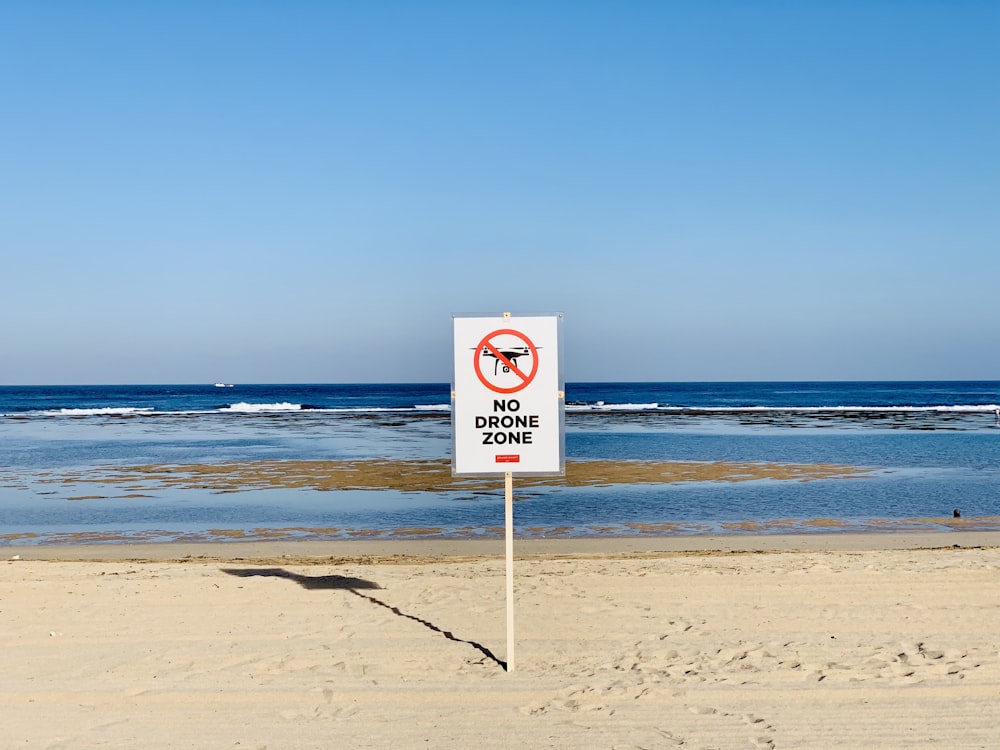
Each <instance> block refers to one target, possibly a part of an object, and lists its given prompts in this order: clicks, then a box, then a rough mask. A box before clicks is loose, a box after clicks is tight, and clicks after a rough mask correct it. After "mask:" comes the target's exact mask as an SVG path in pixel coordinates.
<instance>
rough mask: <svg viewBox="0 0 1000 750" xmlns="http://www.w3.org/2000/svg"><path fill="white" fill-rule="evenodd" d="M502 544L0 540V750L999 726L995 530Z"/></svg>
mask: <svg viewBox="0 0 1000 750" xmlns="http://www.w3.org/2000/svg"><path fill="white" fill-rule="evenodd" d="M515 551H516V555H517V562H516V565H515V574H516V583H515V590H516V639H515V640H516V669H515V671H513V672H510V673H508V672H507V671H506V670H505V662H506V656H507V655H506V654H505V648H506V631H505V617H504V612H505V610H504V607H505V602H504V562H503V557H502V546H501V543H500V542H482V541H477V542H469V541H461V540H459V541H453V542H449V541H446V540H435V541H423V542H421V541H401V542H354V543H351V542H334V543H325V542H317V543H307V542H290V543H229V544H211V545H204V544H202V545H197V544H192V545H184V544H167V545H107V546H84V547H3V548H0V559H2V561H3V562H2V564H0V642H2V643H3V651H4V669H3V670H2V672H0V705H2V710H3V716H4V721H3V722H2V725H0V747H2V748H15V747H16V748H22V747H23V748H91V747H117V748H126V747H127V748H135V747H144V748H182V747H183V748H203V747H204V748H224V747H239V748H255V749H257V748H271V749H272V750H273V749H275V748H328V747H350V748H383V747H393V748H411V747H412V748H417V747H420V748H425V747H449V748H450V747H490V748H494V747H495V748H509V747H523V748H528V747H531V748H536V747H538V748H581V747H586V748H670V747H683V748H841V747H842V748H875V747H877V748H923V747H947V748H967V747H968V748H992V747H997V746H998V744H1000V631H998V630H997V627H996V624H997V622H1000V535H998V534H997V533H995V532H994V533H989V532H961V531H957V532H949V533H936V534H935V533H929V534H867V535H851V534H816V535H802V536H765V535H761V536H753V535H742V536H741V535H733V536H717V537H689V538H664V539H650V538H641V539H614V540H526V541H523V542H517V543H516V546H515ZM14 558H19V559H14Z"/></svg>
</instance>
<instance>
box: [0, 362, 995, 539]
mask: <svg viewBox="0 0 1000 750" xmlns="http://www.w3.org/2000/svg"><path fill="white" fill-rule="evenodd" d="M449 402H450V386H449V385H448V384H440V383H432V384H380V385H370V384H368V385H296V384H292V385H243V384H233V385H230V384H223V383H220V384H211V383H210V384H205V385H156V386H150V385H143V386H128V385H126V386H3V387H0V544H2V545H8V546H13V547H16V546H18V545H34V544H61V543H97V542H103V543H108V542H111V543H138V542H143V541H174V540H185V541H190V540H195V541H220V540H221V541H226V540H240V539H352V538H353V539H356V538H382V539H385V538H403V537H405V538H413V537H431V538H442V537H444V538H448V537H473V538H474V537H492V536H496V535H498V534H499V527H501V526H502V524H503V481H502V479H499V480H498V481H497V482H496V487H495V488H494V487H492V486H490V484H489V482H487V483H486V485H485V486H484V485H483V484H482V483H480V484H479V485H476V486H473V487H471V488H470V487H467V486H463V485H461V483H459V484H457V485H456V486H454V487H446V488H443V489H442V488H438V489H435V490H433V491H428V490H426V489H425V490H414V489H400V488H398V487H392V486H389V485H387V486H385V487H375V488H373V487H371V486H364V485H363V483H359V484H358V485H357V486H350V483H349V486H345V487H343V488H338V489H317V488H316V486H314V485H310V484H309V483H308V482H306V483H305V484H304V485H296V484H295V483H294V482H281V481H278V482H275V481H270V482H269V483H268V482H262V481H260V475H261V471H262V470H263V469H261V467H264V469H266V470H267V471H269V472H271V474H272V475H273V474H274V473H275V472H277V473H279V474H280V473H281V472H282V471H283V469H284V468H286V467H287V469H288V473H289V474H294V473H295V471H293V470H295V469H296V467H299V466H300V465H302V462H319V463H315V464H310V465H311V466H313V467H316V466H319V467H320V468H321V469H322V468H323V467H327V466H330V467H332V466H338V467H345V466H346V467H348V469H350V470H353V469H351V467H354V466H356V462H365V461H373V460H377V461H382V462H386V466H389V465H396V464H394V462H404V463H407V464H412V465H417V466H424V465H438V464H440V463H441V462H443V461H448V460H450V456H451V452H452V433H451V421H450V405H449ZM565 432H566V434H565V439H566V456H567V461H568V462H570V463H577V462H586V461H615V462H622V461H660V462H663V461H671V462H736V463H746V464H754V465H756V464H780V465H785V464H791V465H814V464H830V465H836V466H842V467H854V468H856V469H858V470H859V472H860V473H853V474H851V475H849V476H828V477H821V478H812V477H805V478H797V479H796V478H793V479H788V478H754V477H753V476H750V475H748V476H747V477H740V478H739V481H735V480H733V479H732V478H728V479H725V478H723V479H710V480H704V481H680V482H670V483H662V482H654V483H648V482H647V483H642V482H618V481H608V482H602V483H598V484H592V485H588V486H568V485H565V484H560V483H558V482H556V483H553V484H548V485H542V486H534V485H530V484H526V483H522V482H519V480H518V479H515V487H514V492H515V498H516V504H515V529H516V533H517V534H518V536H520V537H540V536H546V537H548V536H602V535H641V534H715V533H734V534H767V533H779V532H781V533H789V532H791V533H830V532H838V531H872V532H877V531H892V530H939V531H942V532H947V531H949V530H951V529H955V528H962V529H970V528H974V529H1000V491H998V488H1000V483H998V480H1000V381H972V382H867V383H845V382H803V383H780V382H779V383H760V382H755V383H569V384H567V386H566V419H565ZM324 462H326V463H324ZM192 466H196V467H208V468H207V469H201V470H200V471H202V472H207V471H209V470H211V471H215V472H218V471H226V472H229V473H228V474H226V476H227V477H229V479H227V482H228V483H222V484H220V483H219V482H212V481H205V482H201V483H199V481H194V480H191V479H190V478H188V479H187V480H185V481H183V482H181V481H173V479H169V480H164V479H163V476H164V474H163V471H164V470H169V471H175V472H176V471H181V472H183V471H184V470H185V468H186V467H192ZM233 466H239V467H242V468H241V469H240V471H239V472H236V473H233V472H232V471H231V470H230V469H227V468H226V467H233ZM137 467H138V468H137ZM275 467H277V468H275ZM254 472H256V473H254ZM171 476H172V475H171ZM199 476H202V475H199ZM248 477H249V479H248ZM956 509H958V510H959V511H960V515H961V517H960V518H959V517H955V515H954V511H955V510H956Z"/></svg>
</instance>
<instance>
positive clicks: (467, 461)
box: [452, 313, 565, 476]
mask: <svg viewBox="0 0 1000 750" xmlns="http://www.w3.org/2000/svg"><path fill="white" fill-rule="evenodd" d="M561 323H562V316H561V315H518V316H511V315H508V314H506V313H504V314H503V315H495V316H492V317H490V316H478V317H477V316H458V315H456V316H455V317H454V325H455V331H454V333H455V341H454V346H455V375H454V388H453V391H452V433H453V437H454V446H453V448H454V450H453V452H452V473H453V474H456V475H479V476H482V475H503V474H506V473H507V472H510V473H511V474H514V475H518V474H522V475H539V474H563V473H564V470H565V449H564V444H565V441H564V439H563V404H564V395H563V380H562V368H561V366H560V362H561V360H560V356H559V344H560V333H561V328H562V326H561Z"/></svg>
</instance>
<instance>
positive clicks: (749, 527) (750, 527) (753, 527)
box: [720, 521, 760, 531]
mask: <svg viewBox="0 0 1000 750" xmlns="http://www.w3.org/2000/svg"><path fill="white" fill-rule="evenodd" d="M720 526H722V528H724V529H726V530H727V531H760V521H736V522H733V521H729V522H726V523H722V524H720Z"/></svg>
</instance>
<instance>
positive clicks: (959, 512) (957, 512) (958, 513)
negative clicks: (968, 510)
mask: <svg viewBox="0 0 1000 750" xmlns="http://www.w3.org/2000/svg"><path fill="white" fill-rule="evenodd" d="M951 514H952V515H953V516H954V517H955V518H961V517H962V511H960V510H959V509H958V508H955V510H953V511H952V512H951Z"/></svg>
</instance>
